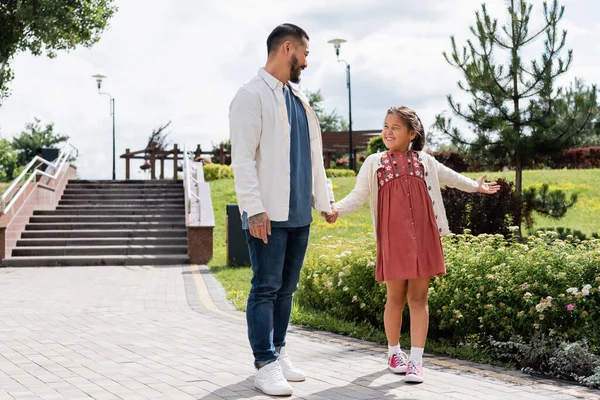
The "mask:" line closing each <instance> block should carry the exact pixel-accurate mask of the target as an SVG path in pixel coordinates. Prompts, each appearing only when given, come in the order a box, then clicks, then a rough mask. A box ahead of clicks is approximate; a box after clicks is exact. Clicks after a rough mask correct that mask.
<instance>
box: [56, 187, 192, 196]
mask: <svg viewBox="0 0 600 400" xmlns="http://www.w3.org/2000/svg"><path fill="white" fill-rule="evenodd" d="M95 194H110V195H115V196H116V195H121V194H125V195H127V194H141V195H155V194H161V195H177V196H181V195H183V187H181V188H157V189H147V188H143V189H141V188H140V189H138V188H126V189H120V188H119V189H106V188H99V189H70V188H66V189H65V191H64V192H63V196H83V195H86V196H93V195H95Z"/></svg>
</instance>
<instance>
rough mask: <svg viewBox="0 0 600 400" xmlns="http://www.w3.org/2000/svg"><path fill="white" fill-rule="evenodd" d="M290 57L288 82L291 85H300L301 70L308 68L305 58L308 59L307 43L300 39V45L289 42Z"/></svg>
mask: <svg viewBox="0 0 600 400" xmlns="http://www.w3.org/2000/svg"><path fill="white" fill-rule="evenodd" d="M290 47H291V50H292V51H291V56H290V81H291V82H293V83H300V74H301V73H302V70H304V69H305V68H306V67H308V63H307V62H306V58H307V57H308V53H309V51H308V41H307V40H306V39H304V38H303V39H302V43H295V44H294V43H293V42H291V45H290Z"/></svg>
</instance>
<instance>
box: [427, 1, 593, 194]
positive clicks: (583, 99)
mask: <svg viewBox="0 0 600 400" xmlns="http://www.w3.org/2000/svg"><path fill="white" fill-rule="evenodd" d="M507 8H508V22H507V24H506V25H504V26H502V28H501V29H499V27H498V21H497V20H496V19H492V17H491V16H490V15H489V14H488V11H487V9H486V6H485V4H483V5H482V9H481V11H477V12H476V13H475V15H476V20H477V21H476V24H475V26H471V33H472V34H473V36H475V40H467V45H466V46H465V47H464V48H463V50H462V52H459V50H458V49H457V46H456V41H455V38H454V37H453V36H452V37H451V42H452V55H451V56H449V55H448V54H447V53H444V57H445V58H446V60H447V61H448V63H450V64H451V65H453V66H455V67H457V68H459V69H460V70H461V71H462V73H463V76H464V81H459V82H458V86H459V88H460V89H462V90H463V91H465V92H467V93H469V95H470V96H471V97H472V99H471V103H470V104H469V105H468V106H466V107H465V106H463V105H462V104H460V103H458V102H456V101H455V100H454V99H453V98H452V96H450V95H449V96H448V103H449V105H450V107H451V109H452V112H453V113H454V114H455V115H456V116H458V117H460V118H462V119H463V120H464V121H466V122H467V123H468V124H469V126H471V127H472V128H473V130H474V133H475V138H474V139H468V138H465V137H464V136H463V135H462V134H461V133H460V131H459V130H458V129H457V128H456V127H453V126H452V121H451V119H450V118H446V117H444V116H443V115H441V114H440V115H437V116H436V124H435V126H436V128H437V129H438V130H440V131H441V132H444V133H445V134H447V135H449V136H450V137H451V138H452V141H453V143H454V144H456V145H459V146H467V147H468V148H469V151H470V152H472V153H474V154H475V155H479V156H481V157H488V158H505V161H506V162H508V163H510V164H511V165H512V166H514V168H515V170H516V179H515V187H516V191H517V193H518V194H519V195H521V192H522V170H523V167H524V166H525V165H527V163H528V162H529V161H530V160H531V159H532V158H533V157H534V156H537V155H542V154H551V153H553V152H554V153H555V152H557V151H561V150H563V149H565V148H568V147H572V146H573V145H576V144H577V143H578V140H579V136H582V137H583V136H584V135H579V134H580V132H582V131H583V130H584V129H585V128H586V127H588V128H589V125H590V124H591V123H592V119H593V118H592V116H593V115H595V113H596V109H597V103H596V87H595V86H592V87H590V88H588V89H586V90H585V91H584V95H581V96H578V97H577V101H573V102H572V107H567V108H566V107H564V106H563V105H564V103H561V102H560V101H557V100H558V99H561V98H564V97H565V95H566V94H568V93H564V92H563V89H562V88H557V87H556V79H557V77H559V76H560V75H562V74H564V73H565V72H566V71H567V70H568V68H569V67H570V65H571V62H572V60H573V52H572V50H568V51H567V53H566V58H561V56H560V53H561V51H562V50H563V49H564V47H565V42H566V37H567V32H566V31H564V30H563V31H562V32H559V30H558V23H559V21H560V20H561V19H562V17H563V14H564V11H565V7H564V6H560V7H559V5H558V1H557V0H554V1H553V2H552V5H551V6H550V7H548V3H546V2H544V5H543V10H544V21H543V24H542V26H541V27H539V28H538V29H537V30H535V31H533V30H530V16H531V12H532V8H533V7H532V5H531V4H528V3H527V2H526V1H523V0H509V1H507ZM543 36H545V40H544V50H543V53H542V54H541V56H540V57H539V59H537V60H535V59H534V60H532V61H531V62H529V63H527V62H526V61H525V60H524V59H523V54H524V53H525V51H526V50H527V49H528V47H529V46H530V45H532V44H533V43H534V42H535V41H536V40H538V39H541V38H542V37H543Z"/></svg>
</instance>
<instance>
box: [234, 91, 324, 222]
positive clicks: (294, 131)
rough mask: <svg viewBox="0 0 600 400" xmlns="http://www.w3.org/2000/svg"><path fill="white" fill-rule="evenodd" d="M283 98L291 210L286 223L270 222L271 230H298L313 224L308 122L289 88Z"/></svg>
mask: <svg viewBox="0 0 600 400" xmlns="http://www.w3.org/2000/svg"><path fill="white" fill-rule="evenodd" d="M283 97H284V99H285V105H286V108H287V114H288V120H289V123H290V211H289V217H288V220H287V221H271V226H272V227H277V228H298V227H301V226H306V225H309V224H310V223H311V222H312V211H311V208H312V159H311V154H310V136H309V133H308V120H307V118H306V110H305V109H304V105H303V104H302V101H301V100H300V99H298V98H297V97H296V96H295V95H294V93H293V92H292V90H291V89H290V88H289V86H287V85H286V86H284V88H283ZM242 228H243V229H248V216H247V214H246V212H244V214H243V215H242Z"/></svg>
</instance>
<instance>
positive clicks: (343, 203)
mask: <svg viewBox="0 0 600 400" xmlns="http://www.w3.org/2000/svg"><path fill="white" fill-rule="evenodd" d="M418 153H419V161H421V162H422V163H423V166H424V167H425V184H426V185H427V191H428V192H429V197H430V198H431V202H432V204H433V210H434V212H435V216H436V221H437V225H438V230H439V232H440V235H446V234H448V233H450V229H449V228H448V218H447V217H446V210H445V209H444V202H443V201H442V192H441V189H440V185H446V186H449V187H453V188H457V189H459V190H462V191H464V192H476V191H477V188H478V184H477V182H475V181H474V180H472V179H469V178H467V177H466V176H464V175H461V174H459V173H457V172H454V171H453V170H451V169H450V168H448V167H446V166H444V165H442V164H441V163H439V162H438V161H437V160H436V159H435V158H434V157H433V156H431V155H429V154H427V153H425V152H423V151H419V152H418ZM382 155H383V153H376V154H371V155H370V156H369V157H367V159H366V160H365V162H364V163H363V165H362V167H361V168H360V171H359V172H358V176H357V178H356V186H355V187H354V190H352V192H350V194H348V196H346V197H345V198H344V199H342V200H340V201H338V202H337V203H335V204H334V205H333V208H334V209H335V210H337V212H338V213H339V215H340V216H343V215H346V214H350V213H352V212H354V211H356V210H358V209H359V208H360V207H361V206H362V205H363V204H364V203H365V201H367V198H368V197H369V196H371V218H372V219H373V227H374V228H375V233H377V193H378V186H377V170H378V169H379V168H380V167H381V156H382Z"/></svg>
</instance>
